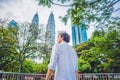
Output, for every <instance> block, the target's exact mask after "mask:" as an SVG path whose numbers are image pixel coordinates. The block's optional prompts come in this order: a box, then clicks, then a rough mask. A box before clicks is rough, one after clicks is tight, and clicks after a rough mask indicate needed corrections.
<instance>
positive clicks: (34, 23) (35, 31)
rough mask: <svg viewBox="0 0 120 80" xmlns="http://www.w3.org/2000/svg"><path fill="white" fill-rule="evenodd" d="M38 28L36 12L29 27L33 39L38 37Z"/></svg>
mask: <svg viewBox="0 0 120 80" xmlns="http://www.w3.org/2000/svg"><path fill="white" fill-rule="evenodd" d="M38 27H39V16H38V12H36V13H35V15H34V16H33V19H32V23H31V26H30V31H31V33H32V35H33V36H34V37H35V39H36V38H37V36H38Z"/></svg>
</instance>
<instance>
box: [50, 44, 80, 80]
mask: <svg viewBox="0 0 120 80" xmlns="http://www.w3.org/2000/svg"><path fill="white" fill-rule="evenodd" d="M77 58H78V57H77V54H76V52H75V50H74V49H73V48H72V47H71V46H69V45H68V44H67V43H66V42H62V43H60V44H59V43H57V44H55V45H54V46H53V49H52V54H51V58H50V63H49V65H48V67H49V68H50V69H52V70H55V77H54V80H76V75H75V71H77V70H78V60H77Z"/></svg>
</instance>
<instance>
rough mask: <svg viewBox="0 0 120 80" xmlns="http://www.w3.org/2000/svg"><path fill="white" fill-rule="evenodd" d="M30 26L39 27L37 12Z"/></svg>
mask: <svg viewBox="0 0 120 80" xmlns="http://www.w3.org/2000/svg"><path fill="white" fill-rule="evenodd" d="M32 24H33V25H34V26H36V27H38V25H39V16H38V12H36V13H35V15H34V16H33V19H32Z"/></svg>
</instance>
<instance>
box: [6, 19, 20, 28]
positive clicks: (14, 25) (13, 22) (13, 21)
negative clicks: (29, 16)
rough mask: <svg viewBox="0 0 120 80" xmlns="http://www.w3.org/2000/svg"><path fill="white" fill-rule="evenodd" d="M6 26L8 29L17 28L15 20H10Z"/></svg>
mask: <svg viewBox="0 0 120 80" xmlns="http://www.w3.org/2000/svg"><path fill="white" fill-rule="evenodd" d="M8 25H9V27H17V26H18V23H17V22H16V21H15V20H11V21H10V22H9V24H8Z"/></svg>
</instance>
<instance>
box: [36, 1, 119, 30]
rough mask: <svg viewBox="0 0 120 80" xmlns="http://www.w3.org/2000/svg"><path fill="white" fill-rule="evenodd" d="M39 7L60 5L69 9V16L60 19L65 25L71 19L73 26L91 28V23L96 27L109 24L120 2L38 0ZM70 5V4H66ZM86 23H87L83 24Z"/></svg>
mask: <svg viewBox="0 0 120 80" xmlns="http://www.w3.org/2000/svg"><path fill="white" fill-rule="evenodd" d="M38 1H39V5H43V6H48V7H51V6H52V5H58V6H62V7H68V11H67V14H66V15H65V16H64V17H60V18H61V20H62V21H63V22H65V24H66V23H67V20H68V19H69V18H71V21H72V24H75V25H80V24H84V25H85V26H86V28H87V27H89V26H90V25H89V24H90V23H91V22H92V23H93V22H94V23H95V24H94V26H96V27H97V26H98V25H100V24H101V23H104V22H107V20H108V19H109V18H110V17H111V15H112V13H113V12H115V11H117V10H115V9H114V5H115V4H117V3H118V2H119V1H120V0H57V1H55V0H38ZM66 3H69V4H66ZM82 21H85V23H82Z"/></svg>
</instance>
